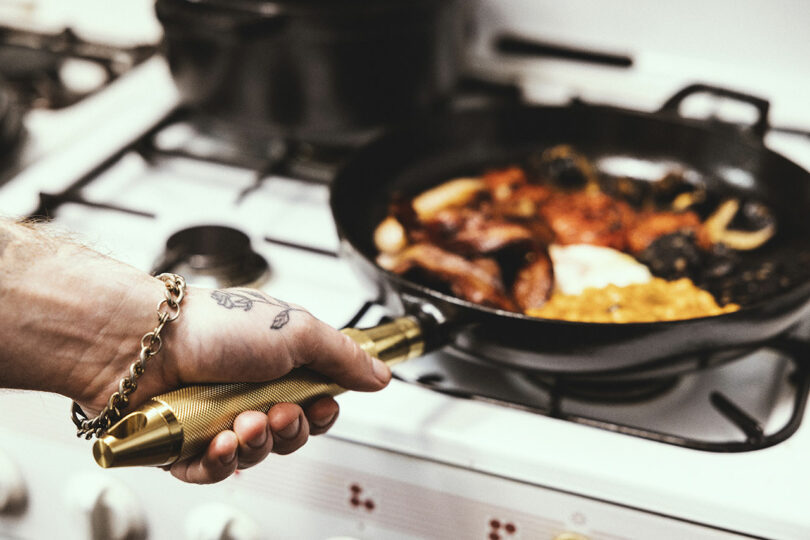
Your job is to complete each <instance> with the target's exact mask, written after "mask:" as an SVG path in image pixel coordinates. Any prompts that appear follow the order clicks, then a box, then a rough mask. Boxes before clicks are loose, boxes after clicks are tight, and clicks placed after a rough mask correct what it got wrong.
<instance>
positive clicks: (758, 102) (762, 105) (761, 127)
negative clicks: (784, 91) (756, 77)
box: [659, 84, 771, 140]
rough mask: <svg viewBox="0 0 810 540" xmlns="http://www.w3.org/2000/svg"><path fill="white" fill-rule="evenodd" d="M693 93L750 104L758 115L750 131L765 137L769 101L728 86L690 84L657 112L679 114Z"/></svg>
mask: <svg viewBox="0 0 810 540" xmlns="http://www.w3.org/2000/svg"><path fill="white" fill-rule="evenodd" d="M695 94H711V95H713V96H718V97H722V98H728V99H733V100H736V101H741V102H743V103H747V104H749V105H752V106H753V107H754V108H756V110H757V114H758V117H757V120H756V122H754V123H753V124H752V125H751V128H750V129H751V132H752V133H753V134H754V135H755V136H756V137H757V138H758V139H760V140H761V139H763V138H765V133H766V132H767V131H768V128H769V122H768V111H769V110H770V108H771V104H770V102H769V101H768V100H766V99H763V98H760V97H756V96H752V95H750V94H744V93H742V92H737V91H736V90H729V89H728V88H722V87H720V86H712V85H709V84H690V85H689V86H687V87H685V88H683V89H681V90H679V91H678V92H676V93H675V94H674V95H673V96H672V97H671V98H669V99H668V100H667V101H666V102H665V103H664V104H663V105H662V106H661V109H659V112H662V113H672V114H680V112H679V111H680V107H681V104H682V103H683V102H684V101H685V100H686V98H688V97H690V96H693V95H695Z"/></svg>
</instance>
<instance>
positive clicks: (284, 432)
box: [276, 416, 301, 440]
mask: <svg viewBox="0 0 810 540" xmlns="http://www.w3.org/2000/svg"><path fill="white" fill-rule="evenodd" d="M300 429H301V417H300V416H298V417H296V418H295V420H293V421H292V422H290V423H289V424H287V427H285V428H284V429H281V430H279V431H277V432H276V435H278V436H279V437H281V438H282V439H287V440H289V439H293V438H295V436H296V435H298V431H299V430H300Z"/></svg>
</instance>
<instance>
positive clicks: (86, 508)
mask: <svg viewBox="0 0 810 540" xmlns="http://www.w3.org/2000/svg"><path fill="white" fill-rule="evenodd" d="M66 497H67V501H68V504H69V505H70V507H71V508H72V509H73V510H75V511H76V514H77V515H78V516H79V521H80V522H81V523H79V526H82V527H83V528H84V529H85V530H87V538H91V539H93V540H101V539H105V540H141V539H145V538H146V522H145V521H144V517H143V516H144V513H143V509H142V508H141V507H140V504H139V503H138V500H137V499H136V497H135V495H134V494H133V493H132V491H130V490H129V489H128V488H127V487H126V486H124V485H123V484H121V483H120V482H117V481H115V480H113V479H112V478H109V477H107V476H104V475H98V474H86V475H79V476H76V477H74V478H72V479H71V481H70V482H69V483H68V488H67V492H66Z"/></svg>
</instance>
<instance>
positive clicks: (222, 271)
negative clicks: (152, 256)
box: [153, 225, 270, 288]
mask: <svg viewBox="0 0 810 540" xmlns="http://www.w3.org/2000/svg"><path fill="white" fill-rule="evenodd" d="M161 272H176V273H178V274H180V275H182V276H184V277H185V278H186V281H187V282H188V283H189V284H191V285H200V286H206V287H217V288H225V287H258V286H260V285H262V284H263V283H264V282H265V281H267V278H268V277H269V276H270V267H269V265H268V264H267V261H266V260H265V259H264V257H262V256H261V255H259V254H258V253H256V252H255V251H253V248H252V247H251V246H250V238H248V236H247V235H246V234H244V233H243V232H241V231H238V230H236V229H232V228H230V227H222V226H217V225H204V226H198V227H191V228H188V229H183V230H181V231H179V232H176V233H175V234H173V235H172V236H170V237H169V239H168V240H167V241H166V251H165V252H164V254H163V257H162V258H161V259H160V261H159V262H158V263H157V264H156V265H155V267H154V269H153V273H154V274H159V273H161Z"/></svg>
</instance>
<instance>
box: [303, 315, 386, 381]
mask: <svg viewBox="0 0 810 540" xmlns="http://www.w3.org/2000/svg"><path fill="white" fill-rule="evenodd" d="M288 347H290V348H291V351H290V352H291V355H292V357H293V360H294V363H295V365H296V366H306V367H308V368H310V369H312V370H314V371H317V372H319V373H321V374H323V375H325V376H326V377H328V378H329V379H331V380H333V381H334V382H336V383H337V384H339V385H340V386H342V387H344V388H346V389H348V390H364V391H374V390H379V389H381V388H383V387H384V386H385V385H386V384H388V381H389V380H390V379H391V370H390V369H389V368H388V366H386V365H385V363H384V362H382V361H381V360H379V359H377V358H373V357H372V356H370V355H369V354H368V353H366V352H365V351H364V350H363V349H362V348H361V347H360V346H359V345H358V344H357V343H355V342H354V341H352V339H351V338H349V337H348V336H346V335H345V334H342V333H341V332H338V331H337V330H335V329H334V328H332V327H331V326H329V325H327V324H326V323H324V322H322V321H320V320H318V319H315V318H314V317H308V318H307V319H306V322H305V323H303V324H299V325H297V327H296V330H295V331H294V332H293V335H292V336H291V339H290V340H289V341H288Z"/></svg>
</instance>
